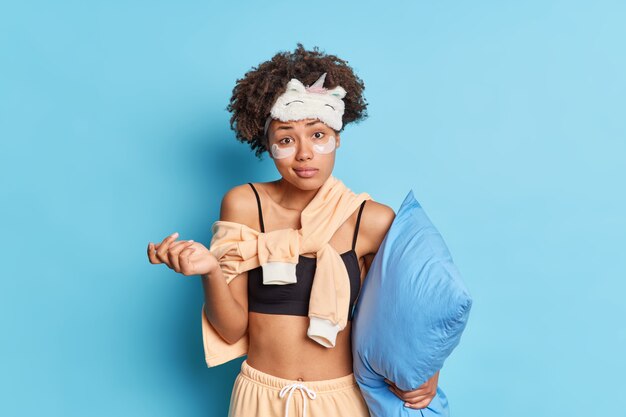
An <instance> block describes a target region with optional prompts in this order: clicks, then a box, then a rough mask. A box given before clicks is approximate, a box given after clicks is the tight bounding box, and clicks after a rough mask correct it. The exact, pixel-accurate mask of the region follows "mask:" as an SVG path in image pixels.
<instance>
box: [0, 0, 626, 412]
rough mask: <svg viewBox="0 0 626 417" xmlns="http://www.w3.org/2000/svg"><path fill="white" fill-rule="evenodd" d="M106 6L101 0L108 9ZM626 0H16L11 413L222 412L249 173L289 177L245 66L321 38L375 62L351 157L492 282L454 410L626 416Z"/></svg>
mask: <svg viewBox="0 0 626 417" xmlns="http://www.w3.org/2000/svg"><path fill="white" fill-rule="evenodd" d="M88 3H90V4H88ZM625 12H626V6H625V5H624V3H623V2H620V1H613V2H612V1H598V2H594V3H593V5H591V2H589V4H586V3H583V2H572V1H546V0H544V1H527V2H515V3H514V2H501V1H475V2H460V1H459V2H452V1H437V2H434V1H433V2H425V1H419V2H418V1H410V2H409V1H407V2H399V1H388V2H385V3H384V7H383V5H382V4H381V3H379V2H366V1H365V2H364V1H359V2H356V1H352V2H341V3H339V4H335V3H333V2H328V1H319V2H316V3H295V2H293V1H275V2H241V1H239V2H237V1H233V2H207V1H204V2H200V1H177V2H173V1H171V2H163V1H143V2H140V1H130V2H129V1H124V2H121V1H107V2H104V1H102V2H80V1H62V2H39V3H37V2H32V1H22V2H12V4H9V3H8V2H3V3H2V5H1V6H0V139H1V142H0V181H1V184H2V187H1V201H2V204H1V207H0V211H1V212H0V214H1V216H0V218H1V221H2V232H3V235H4V236H3V242H2V244H1V245H2V249H1V251H0V254H1V257H2V272H1V275H2V279H1V280H0V285H1V288H0V297H2V303H1V305H2V312H1V313H2V314H1V315H0V323H1V328H2V340H3V343H1V344H0V355H1V356H2V363H3V364H2V372H0V385H1V386H0V389H1V392H2V397H3V399H2V401H0V414H2V415H6V416H17V415H20V416H38V415H46V416H68V417H69V416H86V415H88V416H111V415H116V416H136V417H137V416H151V417H155V416H190V417H191V416H223V415H225V414H226V410H227V406H228V398H229V395H230V389H231V387H232V383H233V381H234V378H235V375H236V373H237V371H238V368H239V365H240V363H241V360H236V361H233V362H231V363H229V364H226V365H223V366H220V367H218V368H213V369H208V368H206V367H205V364H204V357H203V351H202V343H201V329H200V310H201V305H202V291H201V284H200V281H199V279H198V278H197V277H184V276H182V275H179V274H176V273H175V272H173V271H171V270H169V269H168V268H167V267H165V266H163V265H151V264H149V263H148V261H147V258H146V246H147V244H148V242H149V241H160V240H161V239H163V238H164V237H165V236H166V235H168V234H170V233H172V232H174V231H178V232H180V234H181V238H183V239H195V240H197V241H200V242H203V243H205V244H206V245H208V243H209V241H210V225H211V223H212V222H213V221H215V220H216V219H217V216H218V215H219V202H220V199H221V197H222V195H223V193H224V192H225V191H226V190H227V189H229V188H230V187H232V186H234V185H236V184H241V183H245V182H248V181H269V180H273V179H276V178H277V173H276V171H275V168H274V166H273V163H272V162H271V159H269V158H267V157H265V158H264V159H263V160H262V161H259V160H257V159H256V158H255V157H254V155H253V153H252V152H251V151H250V150H249V148H247V147H246V146H245V145H242V144H240V143H238V142H237V141H236V140H235V139H234V134H233V132H231V131H230V130H229V126H228V119H229V114H228V113H227V112H226V111H225V107H226V105H227V103H228V99H229V98H230V93H231V91H232V88H233V86H234V84H235V81H236V80H237V79H238V78H241V77H242V76H243V74H244V73H245V72H246V71H247V70H249V69H250V68H251V67H252V66H256V65H258V64H259V63H260V62H262V61H264V60H266V59H269V58H270V57H271V56H272V55H273V54H274V53H276V52H278V51H281V50H293V49H294V48H295V46H296V43H297V42H298V41H300V42H302V43H303V44H304V46H305V47H306V48H307V49H310V48H312V47H313V46H319V47H320V49H322V50H323V51H325V52H328V53H332V54H336V55H338V56H340V57H343V58H344V59H347V60H348V61H349V63H350V64H351V65H352V66H353V67H354V69H355V71H356V72H357V73H358V74H359V76H361V77H362V78H363V80H364V81H365V83H366V91H365V94H366V98H367V100H368V101H369V103H370V106H369V113H370V117H369V119H367V120H365V121H364V122H363V123H361V124H359V125H354V126H349V127H348V128H346V130H345V132H344V133H343V135H342V139H343V141H342V147H341V149H340V150H339V151H338V159H337V164H336V168H335V172H334V174H335V175H336V176H337V177H338V178H340V179H342V180H343V181H344V182H345V183H346V184H347V185H348V186H349V187H350V188H351V189H353V190H354V191H356V192H361V191H367V192H369V193H370V194H371V195H372V197H373V198H374V199H375V200H378V201H380V202H383V203H385V204H387V205H389V206H391V207H393V208H394V209H395V210H397V208H398V207H399V206H400V203H401V202H402V200H403V198H404V197H405V196H406V194H407V192H408V191H409V189H411V188H412V189H413V190H414V192H415V195H416V197H417V199H418V200H419V201H420V203H421V204H422V205H423V207H424V209H425V210H426V212H427V213H428V214H429V216H430V218H431V220H432V221H433V222H434V223H435V225H436V226H437V227H438V228H439V229H440V231H441V233H442V235H443V236H444V238H445V239H446V241H447V243H448V246H449V248H450V250H451V251H452V253H453V255H454V258H455V261H456V262H457V264H458V267H459V269H460V270H461V272H462V273H463V274H464V278H465V280H466V283H467V285H468V287H469V288H470V290H471V292H472V295H473V297H474V307H473V310H472V314H471V317H470V321H469V324H468V327H467V329H466V332H465V334H464V336H463V338H462V340H461V344H460V345H459V347H458V348H457V350H455V351H454V352H453V354H452V356H451V357H450V358H449V360H448V361H447V362H446V364H445V365H444V369H443V370H442V372H441V376H440V380H439V381H440V384H441V386H442V387H443V389H444V391H445V392H446V393H447V395H448V397H449V399H450V406H451V412H452V415H453V416H464V417H474V416H476V417H478V416H480V417H487V416H494V417H495V416H498V417H499V416H508V417H517V416H527V415H532V416H537V417H538V416H568V417H578V416H585V417H587V416H609V415H610V416H615V415H620V413H622V412H623V404H620V402H619V399H620V398H621V395H622V394H623V392H624V391H625V390H626V382H625V381H626V379H625V378H624V374H625V373H626V364H625V360H624V352H625V351H626V326H624V324H623V318H624V317H626V303H624V297H623V292H624V290H625V289H626V284H625V282H626V257H625V256H624V255H623V252H624V249H625V248H626V220H625V216H624V213H625V206H626V196H625V192H624V178H625V177H626V168H625V165H626V164H625V163H624V160H625V156H626V140H625V139H626V123H625V121H624V115H625V108H626V107H625V104H626V103H625V97H626V81H625V77H624V74H625V73H626V54H624V39H625V38H626V29H625V26H624V24H623V23H624V18H625V16H626V13H625Z"/></svg>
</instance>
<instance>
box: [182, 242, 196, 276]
mask: <svg viewBox="0 0 626 417" xmlns="http://www.w3.org/2000/svg"><path fill="white" fill-rule="evenodd" d="M190 242H192V243H191V244H190V245H188V246H186V247H185V248H184V249H183V250H182V251H180V254H179V255H178V264H179V265H180V271H181V273H182V274H183V275H187V276H188V275H195V274H196V271H195V269H194V267H193V263H192V262H191V255H193V253H194V252H195V251H196V249H195V248H194V247H193V241H190Z"/></svg>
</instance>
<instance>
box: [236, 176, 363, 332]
mask: <svg viewBox="0 0 626 417" xmlns="http://www.w3.org/2000/svg"><path fill="white" fill-rule="evenodd" d="M248 184H250V187H252V189H253V190H254V194H255V195H256V199H257V205H258V207H259V223H260V224H261V232H263V233H264V232H265V226H264V224H263V212H262V210H261V199H260V198H259V193H258V192H257V190H256V188H254V185H252V183H248ZM364 205H365V201H363V203H362V204H361V207H360V208H359V214H358V216H357V220H356V227H355V229H354V237H353V239H352V249H351V250H349V251H347V252H344V253H342V254H340V256H341V259H342V260H343V262H344V264H345V265H346V269H347V270H348V276H349V277H350V311H349V312H348V313H349V314H348V320H352V314H353V312H354V304H355V301H356V298H357V296H358V294H359V291H360V289H361V271H360V269H359V260H358V258H357V255H356V251H355V250H354V249H355V247H356V238H357V234H358V231H359V223H360V221H361V212H362V211H363V206H364ZM316 265H317V259H316V258H309V257H306V256H302V255H300V256H299V258H298V264H297V265H296V278H297V282H296V283H293V284H286V285H264V284H263V268H262V267H260V266H258V267H256V268H254V269H250V270H249V271H248V311H255V312H257V313H265V314H286V315H290V316H305V317H306V316H308V315H309V298H310V297H311V287H312V286H313V277H314V275H315V268H316Z"/></svg>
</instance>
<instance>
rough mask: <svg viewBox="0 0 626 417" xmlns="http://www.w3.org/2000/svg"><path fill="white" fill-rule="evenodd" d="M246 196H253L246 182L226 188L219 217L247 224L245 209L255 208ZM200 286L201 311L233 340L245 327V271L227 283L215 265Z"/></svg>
mask: <svg viewBox="0 0 626 417" xmlns="http://www.w3.org/2000/svg"><path fill="white" fill-rule="evenodd" d="M246 187H247V188H248V190H246ZM250 197H252V199H254V198H255V197H254V195H253V194H252V189H251V188H250V187H249V186H247V185H245V186H241V185H240V186H237V187H235V188H233V189H231V190H230V191H228V192H227V193H226V195H224V198H223V199H222V205H221V208H220V220H223V221H231V222H237V223H242V224H246V225H250V224H249V223H250V220H249V219H250V210H247V208H249V207H253V208H256V205H255V204H254V202H252V204H250V202H251V201H250ZM254 213H256V212H254ZM250 227H253V226H250ZM202 287H203V289H204V314H205V315H206V317H207V319H208V320H209V322H210V323H211V325H212V326H213V327H214V328H215V330H216V331H217V332H218V333H219V335H220V336H221V337H222V338H223V339H224V340H225V341H226V342H228V343H230V344H232V343H235V342H236V341H238V340H239V339H241V338H242V337H243V336H244V335H245V334H246V332H247V330H248V271H245V272H243V273H242V274H240V275H237V276H236V277H235V278H233V280H232V281H231V283H230V284H227V283H226V279H225V278H224V275H223V273H222V270H221V269H219V268H217V269H216V270H215V271H214V272H213V273H211V274H207V275H202Z"/></svg>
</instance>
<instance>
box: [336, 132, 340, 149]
mask: <svg viewBox="0 0 626 417" xmlns="http://www.w3.org/2000/svg"><path fill="white" fill-rule="evenodd" d="M340 145H341V135H340V133H339V132H335V149H336V148H338V147H339V146H340Z"/></svg>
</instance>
